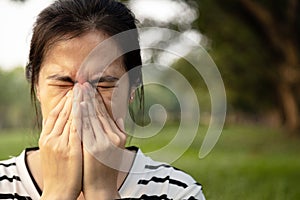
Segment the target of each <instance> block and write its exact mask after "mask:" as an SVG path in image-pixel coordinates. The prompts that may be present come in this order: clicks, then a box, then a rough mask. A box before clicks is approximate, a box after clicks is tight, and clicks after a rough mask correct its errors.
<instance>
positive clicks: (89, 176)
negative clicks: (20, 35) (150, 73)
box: [0, 0, 204, 200]
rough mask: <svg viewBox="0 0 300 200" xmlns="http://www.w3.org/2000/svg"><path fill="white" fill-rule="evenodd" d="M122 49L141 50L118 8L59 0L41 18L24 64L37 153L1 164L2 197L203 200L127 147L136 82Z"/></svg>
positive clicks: (180, 177)
mask: <svg viewBox="0 0 300 200" xmlns="http://www.w3.org/2000/svg"><path fill="white" fill-rule="evenodd" d="M124 31H130V35H129V37H126V39H125V40H124V38H123V39H113V40H112V39H110V38H112V36H115V35H117V34H121V33H122V32H124ZM128 44H130V45H133V46H136V47H139V42H138V34H137V31H136V25H135V18H134V17H133V15H132V13H131V12H130V11H129V10H128V9H127V8H126V6H124V5H123V4H121V3H119V2H117V1H114V0H58V1H56V2H54V3H53V4H52V5H50V6H49V7H48V8H46V9H45V10H43V11H42V12H41V13H40V14H39V16H38V18H37V21H36V23H35V26H34V29H33V36H32V40H31V49H30V55H29V63H28V65H27V67H26V75H27V78H28V80H29V81H30V83H31V93H32V97H33V100H34V101H36V99H37V100H38V101H39V103H40V107H41V112H42V117H43V126H42V132H41V135H40V139H39V148H31V149H26V150H24V151H23V152H22V154H21V155H19V156H18V157H16V158H11V159H9V160H5V161H2V162H0V199H51V200H55V199H60V200H63V199H68V200H71V199H87V200H88V199H93V200H94V199H204V196H203V194H202V190H201V186H200V184H197V183H196V182H195V181H194V179H193V178H191V177H190V176H189V175H187V174H185V173H183V172H181V171H180V170H177V169H174V168H172V167H170V166H169V165H167V164H164V163H159V162H155V161H153V160H151V159H150V158H148V157H145V156H144V155H143V153H142V152H141V151H140V150H139V149H137V148H135V147H130V148H125V142H126V134H125V131H124V123H123V121H124V117H125V114H126V108H127V107H128V104H129V103H130V102H132V100H133V99H134V98H136V97H135V96H140V95H135V89H136V88H137V87H139V86H141V85H142V75H141V69H140V66H141V64H142V63H141V57H140V50H139V48H137V49H135V50H134V49H133V50H132V51H128V52H126V50H124V49H126V48H127V47H126V45H128ZM123 54H124V55H123ZM131 71H133V73H129V72H131ZM141 95H143V94H141ZM140 99H142V98H140Z"/></svg>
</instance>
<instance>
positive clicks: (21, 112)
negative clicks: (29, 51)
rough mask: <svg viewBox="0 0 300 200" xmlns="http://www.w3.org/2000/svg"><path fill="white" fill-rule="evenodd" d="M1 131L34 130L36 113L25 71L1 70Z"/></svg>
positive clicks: (19, 69)
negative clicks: (17, 128)
mask: <svg viewBox="0 0 300 200" xmlns="http://www.w3.org/2000/svg"><path fill="white" fill-rule="evenodd" d="M0 91H1V93H0V113H1V116H0V129H7V128H16V127H19V128H32V127H33V125H34V117H33V116H34V111H33V107H31V106H30V105H31V103H30V96H29V93H30V90H29V84H28V83H27V82H26V79H25V75H24V69H23V68H15V69H13V70H11V71H4V70H0Z"/></svg>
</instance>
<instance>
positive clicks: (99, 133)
mask: <svg viewBox="0 0 300 200" xmlns="http://www.w3.org/2000/svg"><path fill="white" fill-rule="evenodd" d="M83 93H84V95H83V100H84V103H85V105H86V111H87V118H88V119H86V121H89V122H90V125H91V127H90V129H91V130H92V131H93V135H94V137H95V139H96V141H101V142H102V143H103V142H106V140H107V138H106V137H105V135H104V130H103V127H102V124H101V122H100V121H99V119H98V118H97V116H96V112H95V106H94V105H93V104H92V99H91V95H90V94H89V93H90V88H87V87H85V88H84V92H83Z"/></svg>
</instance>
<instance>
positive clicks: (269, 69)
mask: <svg viewBox="0 0 300 200" xmlns="http://www.w3.org/2000/svg"><path fill="white" fill-rule="evenodd" d="M198 3H199V10H200V17H199V19H198V20H197V22H196V25H197V26H198V27H199V29H200V30H201V31H202V33H204V34H205V35H207V36H208V37H209V38H210V39H211V40H212V49H213V55H214V56H215V58H216V61H217V62H218V63H219V66H222V67H221V68H222V71H223V73H224V74H225V76H227V74H226V73H228V74H231V76H235V77H234V78H232V79H231V81H229V82H227V84H230V83H231V84H240V85H242V86H245V84H246V85H248V87H249V88H244V87H239V86H233V91H235V92H241V93H242V94H243V95H245V96H247V94H245V92H247V93H250V94H251V96H252V95H253V97H252V98H251V97H250V99H252V101H253V103H254V107H256V109H257V108H259V107H261V106H262V105H259V104H265V103H267V104H269V105H268V106H270V107H273V109H278V110H279V112H280V113H281V116H282V121H283V122H284V124H285V125H286V127H287V128H288V129H289V130H291V131H294V130H296V129H297V128H299V122H300V119H299V103H300V98H299V91H300V88H299V86H300V61H299V53H300V52H299V36H298V35H299V32H300V28H299V27H300V16H299V15H298V13H299V3H298V1H297V0H288V1H283V0H278V1H270V0H264V1H255V0H235V1H227V2H226V3H225V2H224V1H219V0H201V1H200V0H199V1H198ZM259 72H261V73H259ZM251 79H252V80H251ZM228 80H230V79H227V81H228ZM245 81H246V82H247V83H248V84H247V83H246V82H245ZM249 83H250V85H249ZM274 91H276V93H274ZM240 98H241V97H236V99H234V98H233V99H232V101H233V102H234V101H239V100H240ZM246 103H247V102H246ZM248 103H249V101H248ZM255 104H257V105H255Z"/></svg>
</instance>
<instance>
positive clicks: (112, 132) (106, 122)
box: [88, 89, 126, 146]
mask: <svg viewBox="0 0 300 200" xmlns="http://www.w3.org/2000/svg"><path fill="white" fill-rule="evenodd" d="M88 91H89V93H88V94H89V98H90V103H89V104H91V103H92V106H91V105H90V106H89V112H95V116H94V115H93V116H92V117H93V118H95V119H93V120H95V121H100V122H101V125H102V127H103V129H104V133H105V134H106V135H107V136H108V138H109V139H110V140H111V141H112V143H113V144H115V145H116V146H125V143H126V134H124V133H123V132H122V130H121V129H120V128H119V127H118V126H117V124H116V122H115V121H114V120H113V119H112V118H111V117H110V115H109V114H108V112H107V109H106V107H105V105H104V102H103V99H102V96H101V94H100V97H99V99H101V100H100V101H98V100H97V99H96V98H95V97H94V98H93V94H91V89H89V90H88ZM92 92H93V91H92ZM91 101H92V102H91ZM92 109H93V110H92ZM90 110H92V111H90Z"/></svg>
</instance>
